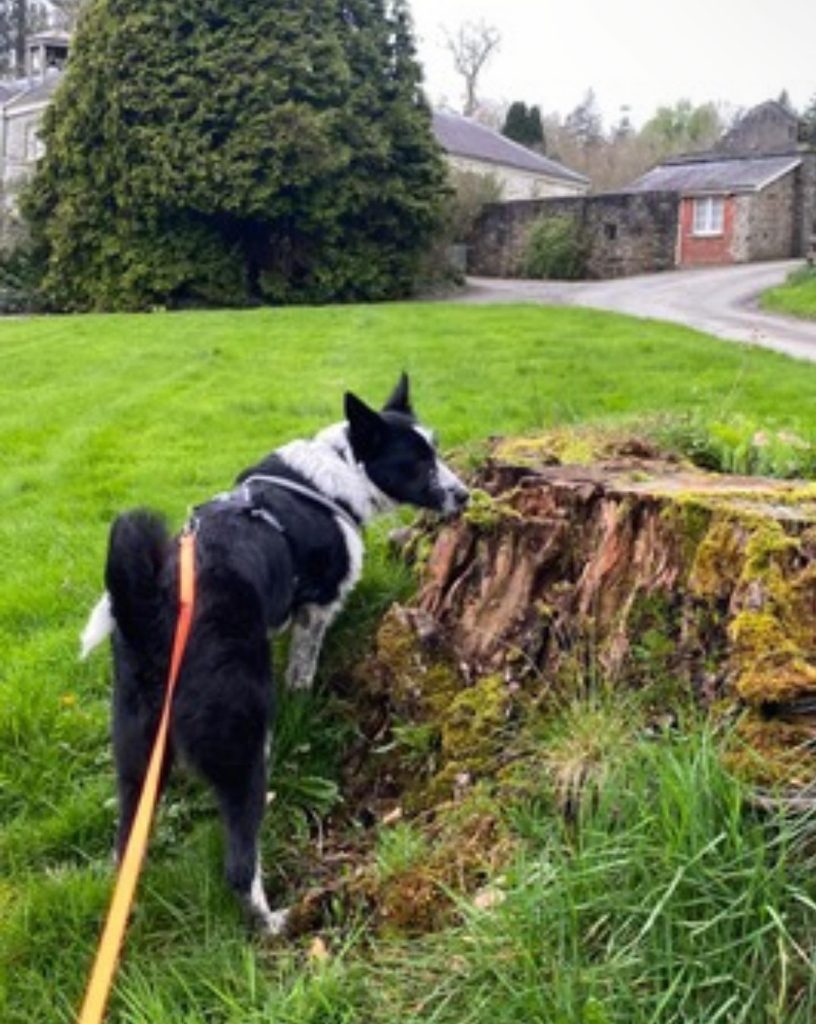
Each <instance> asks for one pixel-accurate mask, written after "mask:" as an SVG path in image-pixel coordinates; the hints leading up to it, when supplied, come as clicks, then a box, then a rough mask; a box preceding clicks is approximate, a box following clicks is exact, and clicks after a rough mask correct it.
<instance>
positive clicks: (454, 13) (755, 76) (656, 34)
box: [410, 0, 816, 126]
mask: <svg viewBox="0 0 816 1024" xmlns="http://www.w3.org/2000/svg"><path fill="white" fill-rule="evenodd" d="M410 2H411V6H412V9H413V14H414V23H415V28H416V33H417V38H418V44H419V56H420V59H421V60H422V62H423V64H424V66H425V76H426V77H425V87H426V91H427V92H428V95H429V97H430V99H431V100H432V102H434V103H437V104H438V103H440V102H442V101H445V100H446V101H447V102H448V103H449V104H450V105H451V106H453V107H455V108H456V109H461V97H462V87H461V84H460V82H461V80H460V79H458V78H457V76H456V74H455V72H454V71H453V68H452V61H451V57H450V54H449V53H448V52H447V51H446V50H445V46H444V34H443V31H442V26H446V27H448V28H450V29H455V28H456V27H458V25H459V24H461V23H462V22H464V21H478V20H480V19H484V20H485V21H486V22H487V23H488V24H490V25H494V26H496V28H498V29H499V30H500V32H501V35H502V44H501V48H500V50H499V51H498V52H497V53H496V54H495V55H494V57H493V58H492V59H491V62H490V64H489V65H488V66H487V68H486V70H485V72H484V74H483V77H482V82H481V88H480V94H481V96H482V97H484V98H488V99H495V100H506V101H510V100H514V99H520V100H525V101H526V102H527V103H538V104H540V106H541V108H542V112H543V113H549V112H551V111H559V112H560V113H561V114H567V113H569V112H570V111H571V110H572V109H573V108H574V107H575V106H576V105H577V104H578V103H579V102H580V101H581V100H582V98H583V96H584V94H585V93H586V90H587V89H588V88H589V87H590V86H592V87H593V88H594V89H595V93H596V96H597V98H598V102H599V105H600V107H601V110H602V113H603V114H604V117H605V119H606V122H607V126H608V125H609V123H611V122H614V121H616V120H617V119H618V117H619V112H620V108H621V106H623V105H624V104H626V105H628V106H629V107H630V108H631V114H630V116H631V118H632V120H633V122H634V123H635V124H637V125H639V124H641V123H642V122H643V121H644V120H645V119H646V118H647V117H648V116H649V115H650V114H651V113H652V112H653V111H654V109H655V107H657V106H658V105H659V104H664V103H665V104H672V103H674V102H675V101H676V100H678V99H681V98H684V97H686V98H688V99H691V100H692V101H693V102H694V103H704V102H706V101H708V100H714V101H722V102H724V103H729V104H732V105H734V106H736V107H749V106H752V105H753V104H755V103H759V102H761V101H762V100H765V99H775V98H777V97H778V96H779V93H780V92H781V90H782V89H787V90H788V93H789V94H790V97H791V100H792V101H793V102H794V104H796V105H797V106H799V107H802V106H804V105H805V104H806V103H807V102H808V101H809V100H810V98H811V97H812V96H813V95H814V93H816V0H775V2H774V0H684V2H683V3H673V2H671V0H669V2H665V0H664V2H662V3H661V2H660V0H617V2H616V0H559V2H555V0H410Z"/></svg>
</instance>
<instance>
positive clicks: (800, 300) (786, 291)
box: [762, 267, 816, 320]
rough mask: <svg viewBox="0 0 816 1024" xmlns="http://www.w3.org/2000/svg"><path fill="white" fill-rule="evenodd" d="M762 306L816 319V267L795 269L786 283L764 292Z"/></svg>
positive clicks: (779, 311)
mask: <svg viewBox="0 0 816 1024" xmlns="http://www.w3.org/2000/svg"><path fill="white" fill-rule="evenodd" d="M762 306H763V308H764V309H769V310H773V311H774V312H777V313H788V314H790V315H791V316H799V317H804V318H805V319H808V320H813V319H816V269H814V268H813V267H803V268H802V269H800V270H795V271H794V272H793V273H792V274H791V275H790V276H789V277H788V280H787V281H786V282H785V284H783V285H780V286H779V287H778V288H771V289H770V290H769V291H767V292H765V293H764V295H763V296H762Z"/></svg>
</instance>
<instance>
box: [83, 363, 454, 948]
mask: <svg viewBox="0 0 816 1024" xmlns="http://www.w3.org/2000/svg"><path fill="white" fill-rule="evenodd" d="M408 387H409V385H408V378H407V377H406V376H405V375H404V374H403V375H402V377H401V378H400V381H399V383H398V384H397V387H396V388H395V390H394V392H393V394H392V395H391V397H390V398H389V399H388V401H387V402H386V404H385V406H384V408H383V410H382V411H381V412H375V411H374V410H373V409H370V408H369V407H368V406H367V405H365V404H364V403H363V402H362V401H360V399H359V398H357V397H355V396H354V395H353V394H350V393H347V394H346V398H345V412H346V417H347V419H346V421H345V422H343V423H338V424H336V425H334V426H331V427H328V428H327V429H325V430H323V431H322V432H321V433H319V434H318V435H317V436H316V437H314V438H313V439H312V440H309V441H305V440H300V441H292V442H291V443H290V444H287V445H284V446H283V447H282V448H278V449H277V450H276V451H274V452H272V454H271V455H269V456H267V457H266V458H265V459H263V460H262V461H261V462H259V463H258V464H257V465H256V466H253V467H251V468H250V469H247V470H245V471H244V472H243V473H241V474H240V476H239V477H238V483H237V485H236V488H235V489H234V490H233V491H231V492H229V493H228V494H224V495H220V496H219V497H217V498H215V499H213V500H212V501H209V502H207V503H206V504H204V505H201V506H199V507H198V508H197V509H196V511H195V515H194V524H195V528H196V532H197V537H196V569H197V593H196V607H195V616H194V619H193V625H192V631H191V634H190V639H189V642H188V646H187V650H186V652H185V655H184V661H183V664H182V669H181V674H180V676H179V682H178V688H177V691H176V696H175V701H174V705H173V716H172V725H171V737H170V746H169V751H168V755H167V759H166V762H165V765H164V769H163V772H164V779H166V777H167V773H168V771H169V769H170V767H171V764H172V762H173V760H174V759H175V758H179V759H180V760H182V761H183V762H184V763H186V764H189V765H191V766H192V767H193V768H194V769H195V770H196V771H197V772H199V773H200V774H201V775H203V776H204V778H205V779H206V780H207V781H208V782H209V783H210V784H211V785H212V786H213V788H214V790H215V793H216V797H217V799H218V803H219V807H220V810H221V814H222V817H223V821H224V826H225V829H226V839H227V842H226V874H227V879H228V881H229V883H230V885H231V886H232V888H233V889H234V891H235V892H236V893H237V894H238V896H239V897H240V898H241V899H242V900H243V902H244V903H245V905H246V906H247V908H248V910H249V912H250V914H251V916H252V917H253V918H254V919H256V920H257V922H258V923H259V925H260V926H261V927H262V928H263V930H264V931H266V932H267V933H269V934H278V933H279V932H280V931H281V930H282V929H283V927H284V926H285V921H286V912H285V911H277V912H273V911H271V910H270V908H269V905H268V904H267V901H266V897H265V895H264V890H263V887H262V884H261V869H260V862H259V856H258V834H259V830H260V825H261V819H262V816H263V812H264V806H265V802H266V758H267V749H268V747H267V732H268V729H269V725H270V719H271V715H272V679H271V662H270V650H269V641H268V635H269V631H270V630H272V631H275V630H280V629H282V628H284V627H285V626H286V625H287V624H288V623H289V622H290V621H291V622H292V640H291V649H290V656H289V663H288V666H287V672H286V678H287V683H288V685H289V686H291V687H296V688H305V687H308V686H310V685H311V683H312V680H313V678H314V674H315V668H316V665H317V659H318V654H319V652H320V646H321V643H322V640H323V636H324V634H325V631H326V628H327V626H328V625H329V623H330V622H331V621H332V619H333V618H334V617H335V616H336V615H337V612H338V611H339V610H340V608H341V606H342V604H343V601H344V599H345V597H346V595H347V594H348V593H349V591H350V590H351V589H352V587H353V586H354V585H355V583H356V582H357V580H358V579H359V577H360V572H361V568H362V560H363V542H362V538H361V536H360V531H361V528H362V527H363V526H364V525H365V524H366V523H367V522H368V521H369V520H370V519H371V518H372V517H373V516H375V515H377V514H378V513H381V512H384V511H387V510H388V509H391V508H394V507H395V506H396V505H398V504H409V505H415V506H418V507H420V508H428V509H433V510H435V511H437V512H440V513H443V514H452V513H455V512H457V511H459V510H460V509H461V508H462V507H463V506H464V505H465V504H466V502H467V500H468V492H467V490H466V488H465V487H464V485H463V484H462V482H461V481H460V480H459V479H458V478H457V477H456V476H455V474H454V473H453V472H452V471H451V470H450V469H449V468H448V467H447V466H446V465H445V464H444V463H443V462H442V461H441V460H440V458H439V457H438V455H437V453H436V451H435V448H434V442H433V437H432V435H431V434H430V432H429V431H427V430H425V429H424V428H423V427H421V426H420V425H419V424H418V423H417V421H416V418H415V416H414V413H413V410H412V408H411V402H410V398H409V393H408ZM177 579H178V550H177V545H176V544H175V543H174V541H173V540H172V538H171V537H170V535H169V534H168V531H167V529H166V527H165V525H164V523H163V521H162V520H161V519H160V518H159V517H158V516H156V515H155V514H153V513H151V512H147V511H133V512H127V513H125V514H123V515H121V516H120V517H119V518H118V519H117V520H116V521H115V522H114V524H113V526H112V528H111V533H110V541H109V547H108V559H107V565H106V569H105V583H106V588H107V589H106V592H105V594H104V595H103V597H102V599H101V600H100V601H99V603H98V604H97V606H96V608H95V609H94V610H93V612H92V613H91V616H90V619H89V620H88V624H87V626H86V627H85V631H84V632H83V635H82V647H83V656H84V655H86V654H87V653H88V652H89V651H90V650H92V649H93V648H94V647H95V646H96V645H97V644H99V643H100V642H101V641H102V640H103V639H104V638H105V637H106V636H107V635H109V634H112V635H113V654H114V695H113V746H114V757H115V762H116V772H117V784H118V795H119V824H118V831H117V837H116V850H117V855H119V856H121V854H122V853H123V851H124V847H125V844H126V842H127V838H128V835H129V832H130V827H131V823H132V820H133V815H134V813H135V810H136V805H137V803H138V799H139V793H140V791H141V786H142V780H143V777H144V773H145V770H146V765H147V760H148V758H149V754H150V749H151V746H152V743H153V740H154V737H155V732H156V728H157V722H158V717H159V713H160V709H161V704H162V700H163V694H164V688H165V685H166V681H167V671H168V659H169V651H170V646H171V643H172V637H173V633H174V629H175V618H176V612H177Z"/></svg>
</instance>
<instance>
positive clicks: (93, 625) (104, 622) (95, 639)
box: [79, 590, 116, 661]
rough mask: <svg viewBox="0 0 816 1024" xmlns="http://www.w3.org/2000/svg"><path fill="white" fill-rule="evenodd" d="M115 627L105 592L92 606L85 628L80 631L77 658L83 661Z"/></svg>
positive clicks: (109, 602)
mask: <svg viewBox="0 0 816 1024" xmlns="http://www.w3.org/2000/svg"><path fill="white" fill-rule="evenodd" d="M115 625H116V620H115V619H114V617H113V611H112V609H111V600H110V594H109V593H108V592H107V590H106V591H105V593H104V594H103V595H102V596H101V597H100V598H99V600H98V601H97V602H96V604H95V605H94V608H93V611H92V612H91V614H90V616H89V617H88V621H87V623H86V624H85V628H84V629H83V630H82V636H81V637H80V654H79V656H80V658H81V659H82V660H83V661H84V660H85V659H86V658H87V657H88V655H89V654H90V653H91V651H92V650H93V649H94V648H95V647H98V646H99V645H100V644H101V643H102V641H103V640H104V639H105V638H106V637H108V636H110V635H111V633H112V632H113V628H114V626H115Z"/></svg>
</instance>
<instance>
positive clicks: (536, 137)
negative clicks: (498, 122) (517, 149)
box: [502, 100, 544, 149]
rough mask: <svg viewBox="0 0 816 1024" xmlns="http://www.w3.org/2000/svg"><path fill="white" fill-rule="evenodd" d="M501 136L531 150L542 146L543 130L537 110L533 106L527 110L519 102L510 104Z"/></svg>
mask: <svg viewBox="0 0 816 1024" xmlns="http://www.w3.org/2000/svg"><path fill="white" fill-rule="evenodd" d="M502 135H506V136H507V138H508V139H512V140H513V141H514V142H518V143H520V144H521V145H522V146H528V147H529V148H531V149H532V148H533V147H534V146H539V147H541V146H543V144H544V128H543V126H542V124H541V111H540V110H539V108H538V107H535V106H533V107H530V108H529V109H528V107H527V104H526V103H524V102H523V101H519V100H516V102H515V103H511V104H510V107H509V108H508V110H507V116H506V117H505V119H504V126H503V128H502Z"/></svg>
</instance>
